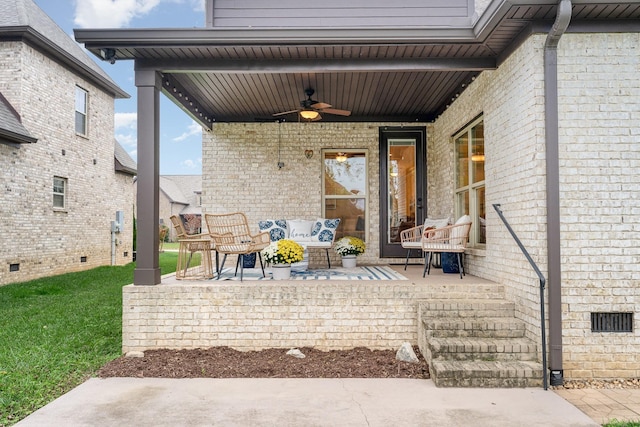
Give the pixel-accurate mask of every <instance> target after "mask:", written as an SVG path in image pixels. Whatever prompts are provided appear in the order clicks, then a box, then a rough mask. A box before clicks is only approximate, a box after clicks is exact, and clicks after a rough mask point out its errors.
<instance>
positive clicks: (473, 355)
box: [431, 349, 538, 362]
mask: <svg viewBox="0 0 640 427" xmlns="http://www.w3.org/2000/svg"><path fill="white" fill-rule="evenodd" d="M431 360H433V361H438V360H442V361H446V360H459V361H467V362H469V361H473V360H483V361H484V360H495V361H500V362H519V361H523V360H526V361H529V362H536V361H537V360H538V354H537V353H533V352H529V353H525V352H520V353H494V352H481V351H470V352H464V353H462V352H448V351H435V350H433V349H431Z"/></svg>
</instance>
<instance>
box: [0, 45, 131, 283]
mask: <svg viewBox="0 0 640 427" xmlns="http://www.w3.org/2000/svg"><path fill="white" fill-rule="evenodd" d="M76 85H77V86H80V87H82V88H83V89H85V90H86V91H88V92H89V97H88V105H89V107H88V136H87V137H86V138H85V137H81V136H78V135H76V133H75V128H74V114H75V88H76ZM0 91H1V92H2V93H3V95H4V96H5V97H6V98H7V100H8V101H9V102H10V103H11V105H13V107H14V108H15V109H16V110H17V112H18V113H19V114H20V117H21V120H22V124H23V125H24V126H25V127H26V128H27V129H28V130H29V132H30V133H31V135H33V136H34V137H35V138H37V139H38V141H37V143H35V144H21V145H16V144H0V177H1V181H2V182H3V188H2V199H1V202H0V217H2V222H1V223H0V233H1V234H2V236H3V239H4V242H5V244H4V245H2V247H0V260H1V265H0V267H1V268H0V285H2V284H7V283H13V282H19V281H25V280H30V279H34V278H38V277H43V276H49V275H54V274H60V273H67V272H71V271H78V270H84V269H88V268H93V267H96V266H100V265H108V264H110V263H111V233H110V229H111V228H110V224H111V221H113V220H115V215H116V211H117V210H122V211H124V218H125V224H124V231H123V232H122V233H120V234H119V235H118V236H117V247H116V259H115V262H116V264H125V263H128V262H131V260H132V254H133V248H132V238H133V236H132V218H133V211H132V209H133V193H132V185H131V183H132V177H131V175H129V174H124V173H116V172H115V171H114V123H113V116H114V97H113V95H111V94H107V93H105V92H104V91H103V90H101V89H99V88H98V87H96V86H95V85H93V84H92V83H91V82H89V81H87V80H85V79H83V78H81V77H79V76H78V75H76V74H75V73H73V72H72V71H70V70H69V69H68V68H67V67H65V66H64V65H63V64H61V63H60V62H58V61H57V60H54V59H52V58H50V57H49V56H47V55H45V54H43V53H42V52H40V51H39V50H37V49H35V48H33V47H31V46H30V45H27V44H24V43H21V42H2V43H0ZM54 176H59V177H63V178H66V179H67V180H68V188H67V206H66V209H65V210H64V211H56V210H54V209H53V205H52V189H53V177H54ZM125 253H126V255H125ZM81 257H86V262H81ZM10 264H19V271H15V272H9V265H10Z"/></svg>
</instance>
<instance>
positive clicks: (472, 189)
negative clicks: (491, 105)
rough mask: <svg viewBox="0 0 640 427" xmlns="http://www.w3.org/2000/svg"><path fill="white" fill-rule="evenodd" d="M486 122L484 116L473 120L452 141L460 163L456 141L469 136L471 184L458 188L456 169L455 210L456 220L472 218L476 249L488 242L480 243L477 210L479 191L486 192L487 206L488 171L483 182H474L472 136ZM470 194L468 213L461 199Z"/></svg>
mask: <svg viewBox="0 0 640 427" xmlns="http://www.w3.org/2000/svg"><path fill="white" fill-rule="evenodd" d="M483 122H484V116H480V117H478V118H477V119H475V120H473V121H472V122H471V123H469V124H468V125H466V126H465V127H464V128H463V129H461V130H460V131H459V132H458V133H456V134H455V135H453V137H452V138H451V141H452V143H453V150H454V158H455V161H456V162H460V161H461V160H462V159H459V158H458V152H457V150H456V141H457V140H458V139H459V138H461V137H462V136H464V134H465V133H466V134H467V144H468V147H467V155H468V156H469V158H468V161H467V168H468V169H467V174H468V177H469V182H468V183H467V185H465V186H462V187H457V183H458V176H457V173H458V169H457V168H456V169H455V173H456V176H455V181H454V183H455V185H456V187H455V188H454V194H455V209H456V218H459V217H461V216H462V215H469V216H470V217H471V221H472V222H473V225H472V227H471V232H470V233H469V246H470V247H476V248H484V247H485V245H486V241H485V242H482V243H480V242H479V238H480V236H479V230H480V217H479V215H480V214H479V212H478V209H477V206H478V200H477V199H478V192H479V190H484V193H485V205H486V202H487V201H486V185H485V179H486V170H485V171H484V173H483V175H484V176H485V179H483V180H482V181H476V182H474V179H473V178H474V177H473V164H474V162H473V161H472V160H471V157H472V156H473V155H474V154H476V153H474V152H473V142H474V140H473V136H472V133H471V131H472V129H473V128H474V127H475V126H477V125H478V124H480V123H483ZM483 138H484V135H483ZM483 145H484V142H483ZM482 155H483V156H484V151H483V153H482ZM482 162H483V170H484V159H483V160H482ZM465 192H468V193H469V212H466V209H465V206H464V205H463V204H462V203H461V202H460V197H461V196H462V195H463V194H464V193H465ZM485 215H486V206H485Z"/></svg>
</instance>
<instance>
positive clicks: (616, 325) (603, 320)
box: [591, 313, 633, 332]
mask: <svg viewBox="0 0 640 427" xmlns="http://www.w3.org/2000/svg"><path fill="white" fill-rule="evenodd" d="M591 332H633V313H591Z"/></svg>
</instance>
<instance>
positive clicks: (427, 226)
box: [422, 217, 449, 238]
mask: <svg viewBox="0 0 640 427" xmlns="http://www.w3.org/2000/svg"><path fill="white" fill-rule="evenodd" d="M447 225H449V217H447V218H438V219H436V218H427V219H425V220H424V227H423V229H422V230H423V233H425V235H424V237H425V238H428V237H427V234H426V232H427V231H429V230H433V229H434V228H435V229H438V228H443V227H446V226H447ZM429 237H436V238H440V237H442V236H441V235H440V234H439V233H435V234H433V233H432V234H429Z"/></svg>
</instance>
